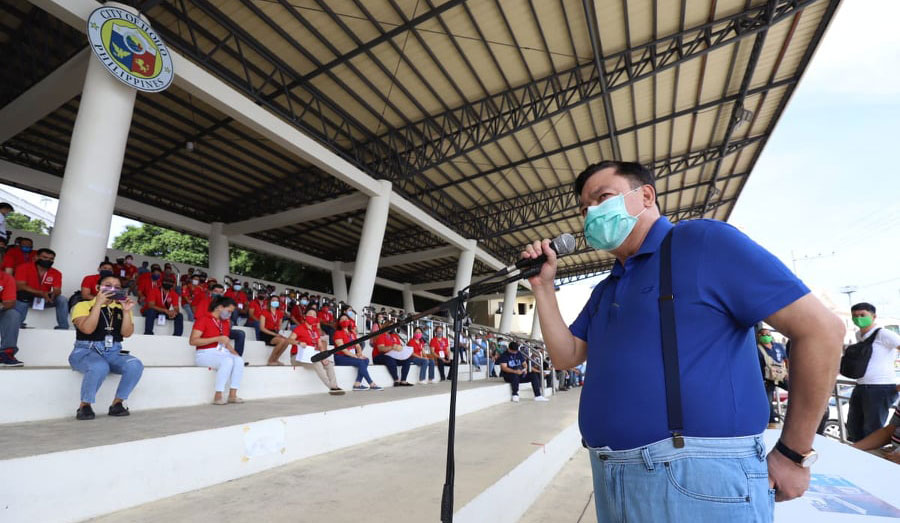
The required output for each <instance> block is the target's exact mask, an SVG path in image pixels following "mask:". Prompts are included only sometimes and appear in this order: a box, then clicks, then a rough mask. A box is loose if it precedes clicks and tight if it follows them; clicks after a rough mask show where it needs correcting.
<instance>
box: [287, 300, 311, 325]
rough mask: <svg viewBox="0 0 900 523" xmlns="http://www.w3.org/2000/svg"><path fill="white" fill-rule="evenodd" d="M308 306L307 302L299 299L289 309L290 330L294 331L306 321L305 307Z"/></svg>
mask: <svg viewBox="0 0 900 523" xmlns="http://www.w3.org/2000/svg"><path fill="white" fill-rule="evenodd" d="M308 304H309V300H308V299H305V298H300V299H299V300H297V302H296V303H294V305H293V306H292V307H291V309H290V310H291V313H290V321H291V329H295V328H296V327H297V326H298V325H301V324H303V322H305V321H306V320H305V319H304V318H305V317H306V306H307V305H308Z"/></svg>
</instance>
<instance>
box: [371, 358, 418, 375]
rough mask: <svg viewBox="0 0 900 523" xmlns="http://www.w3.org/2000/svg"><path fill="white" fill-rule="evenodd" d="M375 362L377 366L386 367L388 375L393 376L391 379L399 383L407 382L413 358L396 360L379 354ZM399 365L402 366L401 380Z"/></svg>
mask: <svg viewBox="0 0 900 523" xmlns="http://www.w3.org/2000/svg"><path fill="white" fill-rule="evenodd" d="M373 360H374V361H375V365H384V366H385V367H387V370H388V373H389V374H390V375H391V378H393V380H394V381H395V382H397V381H406V377H407V376H409V366H410V364H412V358H406V359H405V360H395V359H394V358H392V357H390V356H385V355H384V354H379V355H378V356H375V358H373ZM397 364H400V365H401V370H400V372H401V374H400V378H398V377H397Z"/></svg>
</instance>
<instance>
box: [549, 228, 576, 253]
mask: <svg viewBox="0 0 900 523" xmlns="http://www.w3.org/2000/svg"><path fill="white" fill-rule="evenodd" d="M551 243H552V245H553V250H555V251H556V254H557V256H563V255H566V254H571V253H573V252H575V237H574V236H572V235H571V234H569V233H564V234H560V235H559V236H557V237H556V238H554V239H553V241H552V242H551Z"/></svg>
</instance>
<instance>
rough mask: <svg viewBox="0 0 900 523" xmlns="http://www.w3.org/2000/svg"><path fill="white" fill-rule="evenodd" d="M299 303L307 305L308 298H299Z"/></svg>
mask: <svg viewBox="0 0 900 523" xmlns="http://www.w3.org/2000/svg"><path fill="white" fill-rule="evenodd" d="M300 305H303V306H304V307H306V306H307V305H309V300H307V299H306V298H303V299H301V300H300Z"/></svg>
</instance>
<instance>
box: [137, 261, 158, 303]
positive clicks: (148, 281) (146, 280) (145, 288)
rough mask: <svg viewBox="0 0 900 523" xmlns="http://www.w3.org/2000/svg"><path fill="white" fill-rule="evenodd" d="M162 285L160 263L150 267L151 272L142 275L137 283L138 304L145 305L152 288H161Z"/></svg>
mask: <svg viewBox="0 0 900 523" xmlns="http://www.w3.org/2000/svg"><path fill="white" fill-rule="evenodd" d="M161 283H162V267H160V266H159V264H158V263H154V264H152V265H150V272H146V273H144V274H141V275H140V276H139V277H138V281H137V295H138V302H139V303H144V302H145V301H146V300H147V294H148V293H149V291H150V288H151V287H159V285H160V284H161Z"/></svg>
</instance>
